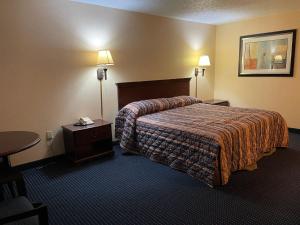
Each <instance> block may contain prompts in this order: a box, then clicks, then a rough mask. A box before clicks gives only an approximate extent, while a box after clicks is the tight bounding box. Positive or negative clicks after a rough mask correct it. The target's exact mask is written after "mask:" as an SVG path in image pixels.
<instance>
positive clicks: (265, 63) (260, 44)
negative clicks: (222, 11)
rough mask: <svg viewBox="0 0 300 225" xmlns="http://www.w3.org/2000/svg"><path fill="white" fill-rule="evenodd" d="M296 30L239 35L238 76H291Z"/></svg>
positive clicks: (292, 72)
mask: <svg viewBox="0 0 300 225" xmlns="http://www.w3.org/2000/svg"><path fill="white" fill-rule="evenodd" d="M296 34H297V30H296V29H294V30H284V31H276V32H269V33H261V34H253V35H246V36H241V37H240V52H239V73H238V76H239V77H292V76H293V74H294V60H295V46H296Z"/></svg>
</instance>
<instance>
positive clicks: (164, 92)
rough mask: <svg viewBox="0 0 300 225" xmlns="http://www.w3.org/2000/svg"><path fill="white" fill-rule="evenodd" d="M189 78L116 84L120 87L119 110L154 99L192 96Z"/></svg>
mask: <svg viewBox="0 0 300 225" xmlns="http://www.w3.org/2000/svg"><path fill="white" fill-rule="evenodd" d="M190 80H191V77H189V78H179V79H169V80H151V81H138V82H126V83H116V85H117V87H118V108H119V110H120V109H121V108H123V107H124V106H125V105H127V104H129V103H131V102H134V101H139V100H146V99H152V98H170V97H174V96H179V95H189V94H190Z"/></svg>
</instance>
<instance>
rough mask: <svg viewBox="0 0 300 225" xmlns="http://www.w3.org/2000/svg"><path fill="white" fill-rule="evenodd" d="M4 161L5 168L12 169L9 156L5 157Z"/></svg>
mask: <svg viewBox="0 0 300 225" xmlns="http://www.w3.org/2000/svg"><path fill="white" fill-rule="evenodd" d="M2 159H3V164H4V166H5V167H7V168H9V167H11V166H10V161H9V159H8V156H3V157H2Z"/></svg>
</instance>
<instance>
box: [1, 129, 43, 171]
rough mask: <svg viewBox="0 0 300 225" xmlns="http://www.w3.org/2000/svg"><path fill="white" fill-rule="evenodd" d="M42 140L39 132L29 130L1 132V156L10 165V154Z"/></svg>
mask: <svg viewBox="0 0 300 225" xmlns="http://www.w3.org/2000/svg"><path fill="white" fill-rule="evenodd" d="M40 141H41V139H40V137H39V135H38V134H36V133H34V132H29V131H5V132H0V157H2V158H3V162H4V164H5V165H6V166H8V167H10V163H9V159H8V156H10V155H12V154H15V153H18V152H21V151H24V150H25V149H28V148H31V147H32V146H34V145H36V144H37V143H39V142H40Z"/></svg>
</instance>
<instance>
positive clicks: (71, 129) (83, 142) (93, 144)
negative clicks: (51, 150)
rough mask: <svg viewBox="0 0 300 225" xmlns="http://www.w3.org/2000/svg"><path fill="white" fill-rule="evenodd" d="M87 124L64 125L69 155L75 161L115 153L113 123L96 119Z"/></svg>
mask: <svg viewBox="0 0 300 225" xmlns="http://www.w3.org/2000/svg"><path fill="white" fill-rule="evenodd" d="M94 122H95V123H94V124H92V125H87V126H74V125H73V124H71V125H65V126H63V127H62V128H63V134H64V142H65V149H66V154H67V156H68V157H69V158H70V159H71V160H72V161H73V162H75V163H78V162H82V161H85V160H88V159H92V158H95V157H100V156H104V155H109V154H113V153H114V152H113V150H112V134H111V123H109V122H106V121H104V120H94Z"/></svg>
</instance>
